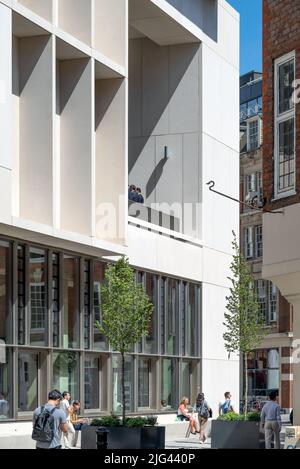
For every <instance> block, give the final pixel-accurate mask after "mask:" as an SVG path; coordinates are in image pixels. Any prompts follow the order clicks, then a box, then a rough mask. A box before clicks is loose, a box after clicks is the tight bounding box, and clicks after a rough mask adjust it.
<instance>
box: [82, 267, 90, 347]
mask: <svg viewBox="0 0 300 469" xmlns="http://www.w3.org/2000/svg"><path fill="white" fill-rule="evenodd" d="M90 264H91V263H90V261H87V260H85V261H84V272H83V291H84V293H83V301H84V319H83V322H84V327H83V336H84V348H85V349H90V348H91V340H90V339H91V337H90V335H91V315H90V309H91V291H90V290H91V289H90Z"/></svg>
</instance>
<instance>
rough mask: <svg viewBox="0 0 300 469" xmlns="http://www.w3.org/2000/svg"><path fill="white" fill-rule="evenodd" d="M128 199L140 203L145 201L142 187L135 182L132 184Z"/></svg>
mask: <svg viewBox="0 0 300 469" xmlns="http://www.w3.org/2000/svg"><path fill="white" fill-rule="evenodd" d="M128 200H131V201H132V202H137V203H139V204H143V203H144V197H143V195H142V191H141V189H140V187H136V186H135V185H134V184H131V186H129V188H128Z"/></svg>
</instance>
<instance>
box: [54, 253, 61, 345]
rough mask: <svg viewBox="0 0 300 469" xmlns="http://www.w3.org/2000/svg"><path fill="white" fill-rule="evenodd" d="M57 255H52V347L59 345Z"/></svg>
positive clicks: (58, 276)
mask: <svg viewBox="0 0 300 469" xmlns="http://www.w3.org/2000/svg"><path fill="white" fill-rule="evenodd" d="M59 278H60V275H59V254H58V253H53V254H52V328H53V347H59V345H60V301H59Z"/></svg>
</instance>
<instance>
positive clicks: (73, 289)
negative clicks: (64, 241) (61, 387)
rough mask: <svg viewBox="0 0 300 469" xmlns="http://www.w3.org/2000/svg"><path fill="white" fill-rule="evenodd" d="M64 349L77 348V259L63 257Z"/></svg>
mask: <svg viewBox="0 0 300 469" xmlns="http://www.w3.org/2000/svg"><path fill="white" fill-rule="evenodd" d="M63 280H64V282H63V296H64V321H63V323H64V324H63V339H64V340H63V345H64V348H77V347H79V259H78V258H76V257H71V256H64V279H63Z"/></svg>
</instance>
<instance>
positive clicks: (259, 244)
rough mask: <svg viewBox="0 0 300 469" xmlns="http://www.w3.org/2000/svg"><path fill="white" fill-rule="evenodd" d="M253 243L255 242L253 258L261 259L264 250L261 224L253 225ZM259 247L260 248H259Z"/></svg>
mask: <svg viewBox="0 0 300 469" xmlns="http://www.w3.org/2000/svg"><path fill="white" fill-rule="evenodd" d="M259 230H261V235H260V240H259V241H260V242H258V231H259ZM254 244H255V258H256V259H261V258H262V257H263V252H264V242H263V225H255V226H254ZM259 247H260V248H259Z"/></svg>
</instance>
